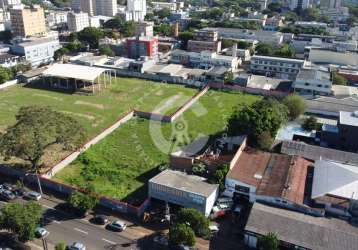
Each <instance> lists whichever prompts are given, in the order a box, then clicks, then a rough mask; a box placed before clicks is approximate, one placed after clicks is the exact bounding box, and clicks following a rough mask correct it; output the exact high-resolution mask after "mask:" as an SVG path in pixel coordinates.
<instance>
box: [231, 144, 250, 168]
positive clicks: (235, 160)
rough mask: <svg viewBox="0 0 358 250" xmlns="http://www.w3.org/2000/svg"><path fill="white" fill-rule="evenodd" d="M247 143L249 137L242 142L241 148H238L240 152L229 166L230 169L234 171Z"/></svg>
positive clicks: (237, 152)
mask: <svg viewBox="0 0 358 250" xmlns="http://www.w3.org/2000/svg"><path fill="white" fill-rule="evenodd" d="M246 143H247V137H245V139H244V140H243V141H242V143H241V145H240V147H239V148H238V150H237V151H236V153H235V156H234V158H232V160H231V161H230V165H229V166H230V169H232V168H233V167H234V166H235V164H236V162H237V161H238V160H239V158H240V155H241V153H242V151H243V150H244V149H245V147H246Z"/></svg>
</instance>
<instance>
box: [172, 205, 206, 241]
mask: <svg viewBox="0 0 358 250" xmlns="http://www.w3.org/2000/svg"><path fill="white" fill-rule="evenodd" d="M177 222H178V223H183V224H187V225H189V226H190V227H191V228H192V229H193V231H194V233H195V235H197V236H204V235H207V234H208V230H209V220H208V219H207V218H206V217H205V216H204V214H202V213H200V212H199V211H198V210H196V209H194V208H182V209H180V211H179V212H178V215H177Z"/></svg>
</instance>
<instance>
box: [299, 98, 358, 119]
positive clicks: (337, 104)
mask: <svg viewBox="0 0 358 250" xmlns="http://www.w3.org/2000/svg"><path fill="white" fill-rule="evenodd" d="M305 102H306V104H307V111H306V112H316V111H320V112H330V113H331V112H333V113H335V114H336V115H337V116H338V115H339V112H340V111H348V112H353V111H356V110H358V100H357V99H356V98H353V97H347V98H343V99H339V98H336V97H319V98H316V99H313V100H305Z"/></svg>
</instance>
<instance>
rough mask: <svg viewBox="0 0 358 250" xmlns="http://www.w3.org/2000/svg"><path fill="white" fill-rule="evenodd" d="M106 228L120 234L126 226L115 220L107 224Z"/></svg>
mask: <svg viewBox="0 0 358 250" xmlns="http://www.w3.org/2000/svg"><path fill="white" fill-rule="evenodd" d="M108 228H109V229H111V230H114V231H119V232H122V231H124V230H125V229H126V228H127V224H126V223H124V222H123V221H120V220H116V221H113V222H112V223H110V224H108Z"/></svg>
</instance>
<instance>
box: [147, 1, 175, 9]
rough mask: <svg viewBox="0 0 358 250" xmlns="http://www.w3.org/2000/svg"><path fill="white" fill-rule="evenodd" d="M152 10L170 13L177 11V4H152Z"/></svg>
mask: <svg viewBox="0 0 358 250" xmlns="http://www.w3.org/2000/svg"><path fill="white" fill-rule="evenodd" d="M152 6H153V9H155V10H161V9H169V10H171V11H175V10H177V4H176V3H173V2H170V3H168V2H152Z"/></svg>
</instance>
